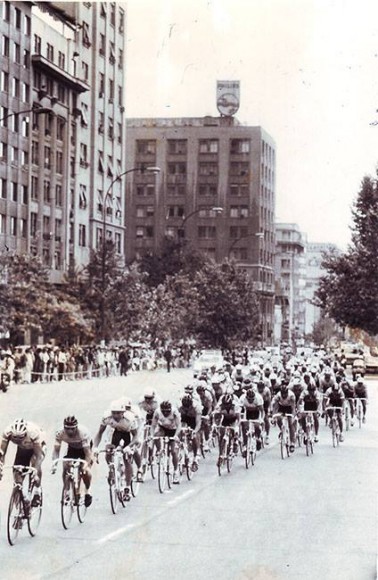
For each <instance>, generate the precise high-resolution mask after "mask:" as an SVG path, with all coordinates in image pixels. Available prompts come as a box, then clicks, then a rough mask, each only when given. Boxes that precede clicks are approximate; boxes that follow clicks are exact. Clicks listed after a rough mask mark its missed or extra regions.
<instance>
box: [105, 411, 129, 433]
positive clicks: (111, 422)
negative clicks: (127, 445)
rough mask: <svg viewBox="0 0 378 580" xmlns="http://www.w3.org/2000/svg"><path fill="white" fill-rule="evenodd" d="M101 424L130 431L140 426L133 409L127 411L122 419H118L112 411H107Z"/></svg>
mask: <svg viewBox="0 0 378 580" xmlns="http://www.w3.org/2000/svg"><path fill="white" fill-rule="evenodd" d="M101 426H102V427H112V429H115V430H117V431H123V432H126V433H129V432H130V431H135V430H136V429H137V428H138V422H137V418H136V417H135V414H134V413H133V412H132V411H125V412H124V414H123V417H122V419H121V420H120V421H116V420H115V419H114V418H113V416H112V414H111V413H105V414H104V416H103V418H102V420H101Z"/></svg>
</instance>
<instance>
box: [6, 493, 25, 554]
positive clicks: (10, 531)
mask: <svg viewBox="0 0 378 580" xmlns="http://www.w3.org/2000/svg"><path fill="white" fill-rule="evenodd" d="M22 516H23V502H22V493H21V491H20V490H19V489H16V488H15V489H13V491H12V495H11V498H10V500H9V508H8V525H7V535H8V542H9V543H10V545H11V546H14V544H15V543H16V540H17V536H18V532H19V531H20V529H21V528H22V524H23V522H22Z"/></svg>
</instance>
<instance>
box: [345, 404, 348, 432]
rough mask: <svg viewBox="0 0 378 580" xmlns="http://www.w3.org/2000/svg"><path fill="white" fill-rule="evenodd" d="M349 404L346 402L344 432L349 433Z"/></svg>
mask: <svg viewBox="0 0 378 580" xmlns="http://www.w3.org/2000/svg"><path fill="white" fill-rule="evenodd" d="M348 406H349V403H348V401H347V402H346V406H345V430H346V431H349V408H348Z"/></svg>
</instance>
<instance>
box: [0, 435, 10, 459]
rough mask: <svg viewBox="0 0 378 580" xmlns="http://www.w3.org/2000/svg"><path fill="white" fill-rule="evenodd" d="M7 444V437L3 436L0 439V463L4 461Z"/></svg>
mask: <svg viewBox="0 0 378 580" xmlns="http://www.w3.org/2000/svg"><path fill="white" fill-rule="evenodd" d="M8 444H9V441H8V439H4V438H3V439H2V440H1V446H0V463H4V460H5V456H6V454H7V449H8Z"/></svg>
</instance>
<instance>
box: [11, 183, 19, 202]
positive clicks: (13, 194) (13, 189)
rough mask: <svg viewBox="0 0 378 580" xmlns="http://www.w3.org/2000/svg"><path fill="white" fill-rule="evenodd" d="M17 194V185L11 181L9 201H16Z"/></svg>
mask: <svg viewBox="0 0 378 580" xmlns="http://www.w3.org/2000/svg"><path fill="white" fill-rule="evenodd" d="M17 193H18V183H16V182H15V181H12V183H11V200H12V201H17V197H18V196H17Z"/></svg>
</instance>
